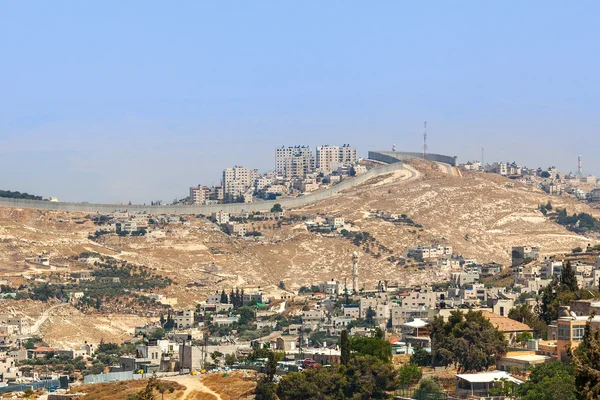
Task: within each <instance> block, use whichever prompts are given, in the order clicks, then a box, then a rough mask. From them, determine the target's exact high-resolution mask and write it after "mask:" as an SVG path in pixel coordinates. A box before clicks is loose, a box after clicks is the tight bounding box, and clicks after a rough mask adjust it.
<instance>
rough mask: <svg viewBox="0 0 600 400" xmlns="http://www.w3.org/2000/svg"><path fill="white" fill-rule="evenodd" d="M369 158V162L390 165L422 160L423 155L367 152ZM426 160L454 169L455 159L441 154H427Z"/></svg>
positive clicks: (397, 152) (401, 152)
mask: <svg viewBox="0 0 600 400" xmlns="http://www.w3.org/2000/svg"><path fill="white" fill-rule="evenodd" d="M369 158H370V159H371V160H375V161H381V162H384V163H387V164H392V163H396V162H400V161H406V160H412V159H413V158H423V153H411V152H406V151H369ZM427 159H428V160H429V161H436V162H441V163H445V164H449V165H451V166H453V167H456V157H452V156H444V155H441V154H427Z"/></svg>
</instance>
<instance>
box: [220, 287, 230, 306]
mask: <svg viewBox="0 0 600 400" xmlns="http://www.w3.org/2000/svg"><path fill="white" fill-rule="evenodd" d="M220 301H221V304H227V303H229V299H228V298H227V293H225V289H223V290H221V300H220Z"/></svg>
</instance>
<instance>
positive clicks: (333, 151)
mask: <svg viewBox="0 0 600 400" xmlns="http://www.w3.org/2000/svg"><path fill="white" fill-rule="evenodd" d="M356 161H357V156H356V149H355V148H354V147H350V145H349V144H344V145H343V146H329V145H325V146H317V157H316V167H317V169H318V170H319V171H321V172H322V173H323V174H325V175H327V174H330V173H331V172H333V171H335V170H337V169H338V167H339V166H350V165H353V164H355V163H356Z"/></svg>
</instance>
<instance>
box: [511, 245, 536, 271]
mask: <svg viewBox="0 0 600 400" xmlns="http://www.w3.org/2000/svg"><path fill="white" fill-rule="evenodd" d="M539 257H540V249H539V247H533V246H515V247H513V248H512V266H513V267H516V266H517V265H520V264H523V263H524V262H525V261H526V260H537V259H538V258H539Z"/></svg>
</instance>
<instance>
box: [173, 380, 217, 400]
mask: <svg viewBox="0 0 600 400" xmlns="http://www.w3.org/2000/svg"><path fill="white" fill-rule="evenodd" d="M164 379H165V380H167V381H173V382H177V383H179V384H182V385H184V386H185V387H186V389H185V392H184V393H183V396H182V397H181V398H182V400H195V399H196V398H202V399H204V397H200V396H197V395H198V394H200V393H205V394H207V395H209V396H212V397H208V398H207V399H206V400H208V399H209V398H210V400H213V399H214V400H223V399H222V398H221V396H220V395H219V394H218V393H217V392H215V391H213V390H211V389H210V388H208V387H206V386H205V385H204V384H203V383H202V381H201V380H200V376H199V375H180V376H169V377H165V378H164Z"/></svg>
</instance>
